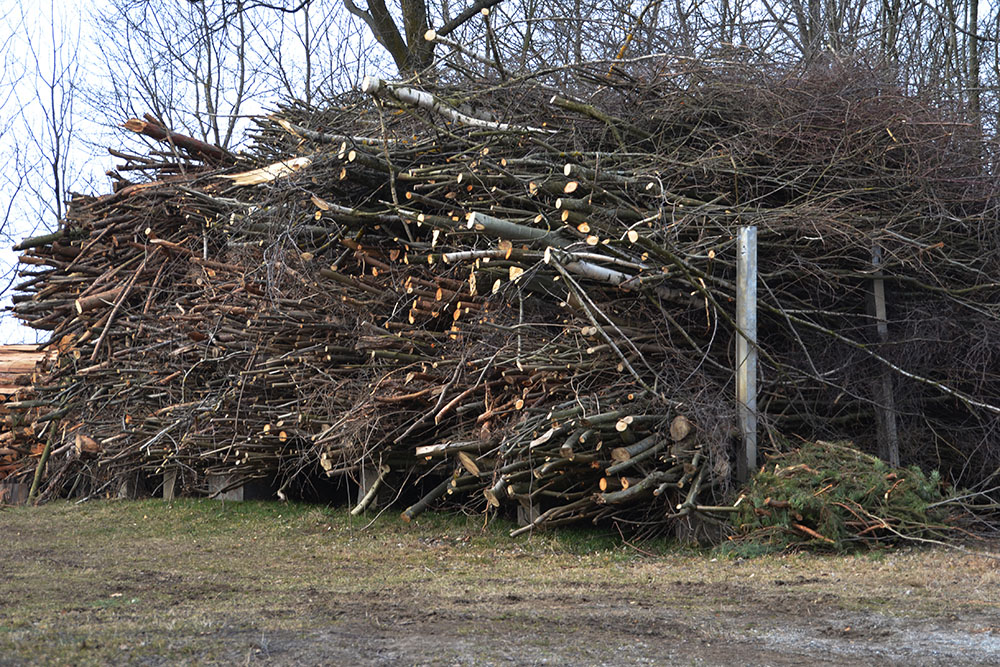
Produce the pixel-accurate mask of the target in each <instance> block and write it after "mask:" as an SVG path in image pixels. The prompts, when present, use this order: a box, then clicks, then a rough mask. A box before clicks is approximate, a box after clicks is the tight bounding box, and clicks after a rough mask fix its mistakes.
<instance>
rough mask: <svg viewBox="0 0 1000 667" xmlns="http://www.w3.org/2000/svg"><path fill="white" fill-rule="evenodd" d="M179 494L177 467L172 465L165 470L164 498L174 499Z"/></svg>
mask: <svg viewBox="0 0 1000 667" xmlns="http://www.w3.org/2000/svg"><path fill="white" fill-rule="evenodd" d="M176 494H177V467H176V466H171V467H169V468H167V469H166V470H164V471H163V499H164V500H173V499H174V498H175V497H176Z"/></svg>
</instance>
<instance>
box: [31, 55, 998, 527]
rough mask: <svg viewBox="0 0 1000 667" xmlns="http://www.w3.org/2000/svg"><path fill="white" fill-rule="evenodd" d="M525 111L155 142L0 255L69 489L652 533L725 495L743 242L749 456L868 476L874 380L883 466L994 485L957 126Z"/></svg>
mask: <svg viewBox="0 0 1000 667" xmlns="http://www.w3.org/2000/svg"><path fill="white" fill-rule="evenodd" d="M567 74H569V75H571V76H570V77H569V79H570V80H572V81H573V82H574V84H573V85H574V88H573V89H572V90H566V89H558V90H557V89H555V88H554V84H553V83H552V81H556V80H559V81H562V80H564V79H565V77H566V75H567ZM552 81H549V80H548V79H547V75H546V74H544V73H543V74H540V75H537V76H535V77H531V78H525V79H517V80H511V81H506V82H492V83H490V82H480V83H478V84H476V85H471V84H469V83H464V84H462V85H457V84H455V85H445V84H439V85H437V86H436V87H434V88H431V89H426V90H425V89H417V88H416V87H414V86H404V85H400V84H393V83H387V82H384V81H380V80H377V79H366V81H365V83H364V86H363V91H362V92H361V93H355V94H351V95H348V96H345V97H344V98H342V99H339V100H334V101H332V102H331V104H330V105H329V106H328V107H327V108H325V109H322V110H317V109H312V108H305V107H302V106H294V105H293V106H290V107H288V108H284V109H282V110H280V111H279V112H277V113H275V114H273V115H271V116H269V117H268V118H266V119H262V120H261V121H260V122H259V126H258V131H257V134H256V143H255V146H254V148H253V154H252V155H251V156H248V157H244V158H241V160H242V162H241V164H237V165H236V166H234V167H227V166H226V165H227V164H228V163H229V162H230V161H231V160H232V159H234V158H233V157H232V156H230V155H228V154H224V155H219V156H217V157H215V158H213V157H212V156H210V155H208V154H207V152H206V151H205V150H200V151H197V152H195V151H194V150H187V149H185V147H184V146H183V145H182V144H183V142H182V141H178V140H177V138H176V136H175V137H174V138H172V139H171V138H170V137H169V134H168V136H167V139H166V140H167V141H169V142H170V147H171V150H169V151H161V152H160V153H159V154H158V155H154V156H153V157H151V158H146V157H140V156H132V157H131V158H128V161H127V164H126V165H124V169H126V170H129V169H131V170H135V171H140V172H142V173H152V174H155V176H154V178H153V180H151V181H150V182H147V183H141V184H132V183H125V182H123V183H120V184H119V189H118V190H117V191H116V192H115V193H113V194H111V195H106V196H103V197H99V198H94V199H84V198H80V199H77V200H75V201H74V202H73V205H72V207H71V210H70V213H69V215H68V217H67V220H66V224H65V227H64V229H63V230H61V231H60V232H58V233H57V234H56V235H55V236H53V237H46V238H39V239H29V240H28V241H26V242H24V243H22V244H21V249H22V250H26V251H27V252H25V254H24V255H23V257H22V261H23V262H25V263H26V264H27V265H29V267H30V266H32V265H33V269H34V270H31V271H28V272H27V273H28V274H29V275H26V277H27V278H28V280H27V281H26V282H24V283H22V284H21V285H20V286H19V290H20V292H21V294H20V295H19V296H18V297H16V300H17V303H16V305H15V307H14V308H15V312H16V313H17V314H18V315H19V316H20V317H21V318H22V319H24V320H25V321H27V322H29V324H31V325H32V326H35V327H36V328H43V329H49V330H51V331H52V332H53V340H64V341H65V340H72V345H73V348H74V353H73V355H71V356H64V357H63V366H62V368H61V370H60V371H59V372H58V373H56V374H54V375H53V376H52V377H51V380H50V387H49V391H50V395H51V396H52V397H53V399H52V400H53V402H54V403H55V402H58V407H60V408H61V409H65V410H67V415H66V418H65V419H64V420H63V424H62V426H63V433H64V437H69V434H72V433H76V432H82V431H85V432H86V436H87V437H88V438H92V439H93V440H94V441H95V442H98V443H100V446H101V447H102V448H103V455H102V456H101V457H100V458H99V459H97V460H96V461H92V462H86V463H85V464H84V465H83V466H81V467H79V468H78V475H77V478H84V479H86V483H85V486H86V487H87V488H88V489H89V490H90V492H94V491H97V490H103V489H107V488H109V487H110V486H111V485H114V484H116V483H119V482H120V481H121V480H122V479H124V478H126V477H128V476H129V475H134V474H135V473H136V472H137V471H139V470H142V471H145V472H147V473H158V472H161V471H164V470H166V469H170V468H173V469H176V470H178V471H180V473H181V475H182V479H183V480H184V481H185V482H186V483H187V484H188V486H189V488H192V489H198V488H199V487H200V486H201V485H203V483H204V482H203V480H204V476H205V475H206V474H227V475H235V477H233V478H232V479H234V480H235V481H234V483H238V482H239V481H241V480H244V479H247V478H252V477H271V476H275V475H276V476H277V478H278V479H279V481H280V483H281V486H282V491H283V492H285V493H289V492H291V491H293V490H294V489H295V488H296V484H299V483H301V482H302V481H303V480H306V479H309V478H311V477H312V476H314V475H315V474H316V473H317V472H319V473H321V474H324V475H327V476H330V477H335V478H336V477H340V476H344V475H356V474H358V473H360V471H361V469H362V468H364V467H373V468H375V469H384V468H385V467H387V468H388V469H390V470H392V471H394V472H395V473H399V476H398V477H396V478H395V481H394V482H391V483H392V484H394V485H396V486H397V487H401V489H400V490H401V491H402V492H404V493H405V492H406V489H412V488H419V489H422V491H421V492H420V493H419V494H417V496H415V498H419V500H418V501H417V502H416V503H415V504H414V505H412V506H411V507H410V508H408V509H407V510H406V512H404V516H407V517H408V518H411V517H412V516H415V515H416V513H418V512H419V511H421V510H422V509H423V508H424V507H426V506H427V505H428V504H429V503H431V502H434V501H438V500H440V499H442V498H444V499H451V500H454V501H458V502H460V503H462V504H464V505H466V506H467V507H470V508H475V509H483V508H495V507H499V506H502V505H504V504H508V503H511V502H514V501H517V502H521V503H522V504H524V505H528V506H531V507H534V508H540V514H538V515H537V517H536V518H535V520H534V524H535V525H541V524H549V525H551V524H557V523H560V522H569V521H579V520H581V519H591V520H595V521H596V520H600V519H618V520H620V521H623V522H629V523H631V524H634V525H640V526H646V527H648V528H649V529H650V530H659V529H661V528H662V527H663V526H665V525H668V524H669V522H668V521H665V518H667V517H672V518H678V517H684V516H688V515H690V514H691V513H698V512H699V511H708V510H706V509H705V508H706V505H708V504H710V503H713V502H715V501H716V500H717V499H716V498H715V497H714V495H718V493H719V492H721V491H724V490H725V488H726V485H727V484H728V480H729V478H730V463H731V461H732V460H733V458H734V457H733V444H734V442H735V433H734V429H733V424H734V419H733V412H734V410H733V409H732V407H731V404H732V399H731V394H732V388H731V385H732V376H733V372H732V368H733V360H732V349H733V341H734V336H735V335H736V332H735V330H734V323H733V318H732V315H731V312H732V310H733V301H734V298H735V292H736V289H735V285H734V281H735V276H734V273H735V271H734V256H735V247H734V246H735V241H734V236H735V230H736V228H737V227H738V226H739V225H746V224H755V225H758V227H759V228H760V245H761V250H760V260H759V265H760V270H761V286H760V289H759V294H760V297H761V303H760V306H759V307H760V309H761V317H760V325H759V331H760V340H761V346H762V348H761V353H762V361H763V364H762V365H763V381H762V382H761V383H760V385H759V386H760V387H761V390H762V396H761V400H760V402H759V405H760V406H761V409H762V411H763V414H762V418H763V421H764V423H765V424H766V425H767V427H768V428H770V429H773V430H774V431H776V432H786V433H798V434H802V435H803V436H805V437H816V436H826V435H828V434H837V435H838V436H840V437H845V436H846V437H850V438H852V439H854V440H855V441H856V442H858V443H859V444H861V445H862V446H864V447H867V448H869V449H871V448H873V447H874V439H875V437H874V427H873V415H874V414H875V413H876V408H877V406H878V405H880V404H883V403H884V394H882V393H879V392H880V390H881V389H882V388H883V387H884V382H882V381H876V378H882V377H883V374H885V373H888V378H889V381H890V382H891V383H892V387H893V395H894V397H895V409H896V411H897V412H898V414H897V420H898V424H899V433H900V435H901V438H900V440H901V443H902V453H903V457H904V460H906V461H907V462H914V463H921V464H928V465H933V466H942V467H944V468H945V469H946V471H947V473H948V474H950V475H951V476H952V477H954V478H957V477H960V476H961V475H962V474H963V471H965V469H966V468H967V467H969V466H970V464H975V467H973V468H972V469H973V470H975V469H979V467H980V464H988V465H994V466H995V465H996V462H997V459H998V457H1000V441H998V433H997V424H998V418H997V412H998V407H997V404H998V403H1000V401H998V399H997V397H998V396H1000V383H998V378H997V375H996V372H995V370H994V369H995V368H997V367H1000V365H998V363H997V356H998V349H997V345H998V344H997V343H996V341H997V340H1000V338H998V336H997V334H1000V332H998V331H997V329H998V321H1000V319H998V317H997V315H998V313H997V310H998V305H997V304H998V303H1000V299H998V296H1000V295H998V287H1000V285H998V283H997V278H996V277H997V276H998V275H1000V271H998V267H1000V262H998V259H1000V247H998V243H997V230H996V225H995V224H991V223H992V221H993V220H994V219H995V216H996V206H997V199H996V196H995V194H994V193H995V192H996V187H995V186H996V182H995V176H993V174H994V173H995V172H994V170H993V164H992V162H991V160H992V158H993V156H992V155H991V154H990V153H989V152H988V150H987V148H988V146H987V145H986V144H984V143H983V142H982V141H981V137H979V136H977V135H976V133H975V131H974V129H973V127H972V126H970V125H965V124H963V123H961V122H958V121H955V120H953V119H949V118H944V117H942V115H941V114H940V113H938V112H936V111H935V110H933V109H930V108H926V107H925V106H923V105H922V104H921V103H920V101H919V100H915V99H912V98H908V97H904V96H902V95H900V94H898V93H897V92H894V91H893V90H892V89H890V88H887V87H886V86H885V85H883V82H881V81H880V80H879V78H878V77H877V76H876V75H873V74H872V73H870V72H865V71H860V70H856V69H846V70H825V71H821V72H797V73H787V72H786V73H784V74H779V73H770V72H762V71H760V70H750V69H748V68H744V67H742V66H739V65H734V64H722V65H720V64H706V63H693V62H690V61H671V60H669V59H663V60H655V61H654V60H650V61H646V63H645V64H642V65H635V66H632V67H630V68H628V69H625V68H622V67H616V68H614V69H613V70H611V71H609V70H608V68H607V66H606V65H600V66H597V65H594V66H580V67H577V68H574V69H573V70H571V71H570V72H568V73H567V72H559V73H558V79H556V78H553V79H552ZM133 125H134V127H132V129H136V130H137V131H141V129H140V128H139V126H138V125H135V124H133ZM178 156H180V157H181V158H183V159H178ZM196 159H197V161H200V164H198V163H196ZM247 162H251V163H252V164H247ZM251 166H252V167H257V168H256V169H249V167H251ZM119 171H120V173H125V172H124V171H123V170H119ZM56 236H58V238H56ZM873 258H877V259H878V262H877V264H876V263H873ZM876 278H879V279H881V281H882V282H883V283H884V285H885V287H884V289H885V292H886V295H887V297H886V300H887V302H888V314H887V316H886V318H885V319H884V320H883V319H881V318H879V317H878V316H877V315H876V314H875V311H874V310H873V308H872V305H871V303H870V302H871V296H870V295H871V293H872V289H873V288H872V285H873V282H874V280H875V279H876ZM928 314H930V315H931V317H930V318H929V319H928ZM880 323H881V324H882V325H883V326H882V327H880V326H879V325H880ZM880 329H881V331H880ZM882 332H884V333H885V335H882ZM971 336H975V338H971ZM966 337H970V338H968V340H970V342H974V343H975V344H974V345H969V346H960V345H955V344H954V341H955V340H956V338H959V339H961V338H966ZM56 397H58V398H56ZM77 465H78V466H79V464H77ZM387 479H388V478H387ZM966 479H967V480H968V479H969V478H968V476H966ZM972 481H975V480H974V479H973V480H972ZM56 491H57V489H55V488H53V489H52V492H56ZM699 508H701V510H699Z"/></svg>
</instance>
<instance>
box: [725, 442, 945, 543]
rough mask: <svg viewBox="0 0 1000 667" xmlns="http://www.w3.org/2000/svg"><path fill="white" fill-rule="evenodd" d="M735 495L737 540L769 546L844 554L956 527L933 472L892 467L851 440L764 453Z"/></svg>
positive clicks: (929, 536)
mask: <svg viewBox="0 0 1000 667" xmlns="http://www.w3.org/2000/svg"><path fill="white" fill-rule="evenodd" d="M740 500H741V502H740V503H739V505H738V509H739V513H738V515H737V518H736V522H735V523H736V524H737V525H738V526H739V528H740V534H739V535H738V537H737V538H736V542H737V544H739V543H744V544H748V543H752V544H755V545H758V546H766V547H767V548H768V549H773V550H783V549H788V548H804V547H808V548H820V549H827V550H834V551H845V550H852V549H856V548H858V547H862V546H863V547H868V548H873V547H876V546H879V545H884V544H890V543H893V542H899V541H902V540H913V539H917V540H928V539H930V540H942V539H949V538H950V537H951V535H952V534H953V533H954V532H955V531H956V525H955V524H956V517H955V516H952V514H953V512H954V511H955V510H956V507H955V505H954V504H953V503H950V502H948V501H947V500H946V499H945V498H944V496H943V495H942V493H941V480H940V477H939V475H938V472H937V471H936V470H935V471H932V472H931V474H930V475H925V474H924V473H923V472H922V471H921V470H920V469H919V468H917V467H916V466H911V467H909V468H891V467H890V466H888V465H887V464H886V463H885V462H884V461H882V460H880V459H878V458H875V457H874V456H871V455H869V454H865V453H863V452H860V451H858V450H857V449H855V448H854V447H852V446H851V444H850V443H837V442H824V441H822V440H821V441H817V442H804V443H802V445H801V446H800V447H796V448H790V451H788V452H785V453H782V454H777V455H775V456H772V457H770V458H769V459H768V461H767V463H765V464H764V467H763V468H762V469H761V471H760V473H759V474H758V475H756V476H755V477H754V479H753V480H752V482H751V483H750V485H749V487H748V489H747V493H746V496H745V497H743V498H741V499H740Z"/></svg>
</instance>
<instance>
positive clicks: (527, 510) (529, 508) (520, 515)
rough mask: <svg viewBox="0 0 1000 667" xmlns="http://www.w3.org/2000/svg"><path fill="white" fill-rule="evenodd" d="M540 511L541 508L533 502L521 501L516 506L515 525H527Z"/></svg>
mask: <svg viewBox="0 0 1000 667" xmlns="http://www.w3.org/2000/svg"><path fill="white" fill-rule="evenodd" d="M541 513H542V508H541V507H540V506H539V505H538V504H537V503H535V502H530V501H526V502H521V503H519V504H518V506H517V525H519V526H528V525H530V524H531V523H533V522H534V521H535V519H537V518H538V517H539V515H540V514H541Z"/></svg>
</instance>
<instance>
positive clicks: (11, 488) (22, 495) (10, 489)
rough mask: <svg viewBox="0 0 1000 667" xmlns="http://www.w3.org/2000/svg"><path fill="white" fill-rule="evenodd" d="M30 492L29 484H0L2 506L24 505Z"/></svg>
mask: <svg viewBox="0 0 1000 667" xmlns="http://www.w3.org/2000/svg"><path fill="white" fill-rule="evenodd" d="M30 490H31V485H30V484H28V483H27V482H0V505H24V504H25V503H27V502H28V491H30Z"/></svg>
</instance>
